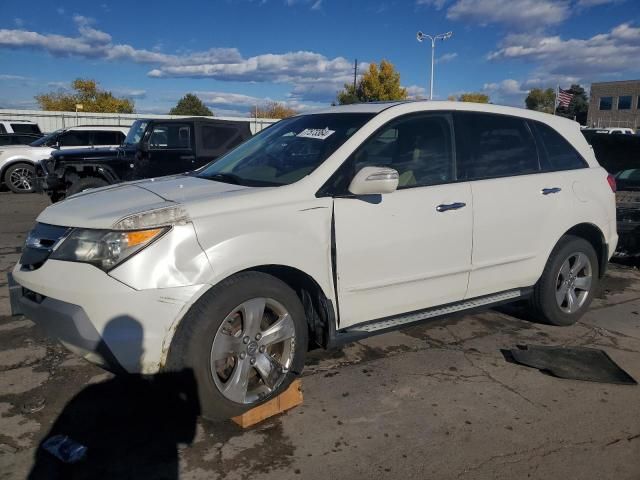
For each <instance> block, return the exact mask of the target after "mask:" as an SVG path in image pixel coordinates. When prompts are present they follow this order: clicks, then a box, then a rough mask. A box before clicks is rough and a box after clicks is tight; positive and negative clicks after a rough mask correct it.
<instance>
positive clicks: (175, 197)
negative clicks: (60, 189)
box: [37, 175, 259, 228]
mask: <svg viewBox="0 0 640 480" xmlns="http://www.w3.org/2000/svg"><path fill="white" fill-rule="evenodd" d="M252 190H259V189H254V188H251V187H244V186H239V185H232V184H228V183H220V182H214V181H211V180H205V179H202V178H198V177H194V176H190V175H176V176H172V177H162V178H157V179H147V180H142V181H137V182H130V183H121V184H118V185H110V186H107V187H103V188H97V189H95V190H89V191H86V192H82V193H79V194H77V195H73V196H71V197H69V198H67V199H66V200H64V201H62V202H59V203H55V204H53V205H51V206H49V207H47V208H46V209H45V210H44V211H43V212H42V213H41V214H40V215H39V216H38V218H37V221H38V222H40V223H48V224H50V225H60V226H65V227H82V228H111V227H112V226H113V225H114V224H115V223H116V222H118V221H119V220H121V219H122V218H124V217H126V216H128V215H131V214H134V213H138V212H144V211H147V210H154V209H157V208H162V207H168V206H172V205H176V204H179V205H182V206H183V207H184V208H185V210H186V211H187V212H188V213H190V207H191V205H193V204H201V203H202V202H203V201H207V202H210V201H213V200H215V199H217V198H222V197H227V196H230V195H234V194H236V193H240V192H247V191H252Z"/></svg>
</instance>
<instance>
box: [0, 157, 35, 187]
mask: <svg viewBox="0 0 640 480" xmlns="http://www.w3.org/2000/svg"><path fill="white" fill-rule="evenodd" d="M35 177H36V170H35V168H34V166H33V165H31V164H30V163H16V164H14V165H11V166H10V167H9V168H7V171H6V172H5V173H4V184H5V185H6V186H7V187H9V190H11V191H12V192H13V193H32V192H33V182H34V181H35Z"/></svg>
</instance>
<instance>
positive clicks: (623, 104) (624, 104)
mask: <svg viewBox="0 0 640 480" xmlns="http://www.w3.org/2000/svg"><path fill="white" fill-rule="evenodd" d="M631 98H632V97H631V95H624V96H622V97H620V98H618V110H631Z"/></svg>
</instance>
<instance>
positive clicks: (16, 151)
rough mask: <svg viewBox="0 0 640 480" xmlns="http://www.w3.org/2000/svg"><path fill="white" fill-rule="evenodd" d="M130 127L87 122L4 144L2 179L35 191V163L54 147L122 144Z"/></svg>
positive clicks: (18, 188)
mask: <svg viewBox="0 0 640 480" xmlns="http://www.w3.org/2000/svg"><path fill="white" fill-rule="evenodd" d="M128 132H129V128H128V127H120V126H83V127H70V128H64V129H61V130H56V131H55V132H53V133H50V134H49V135H45V136H44V137H42V138H39V139H37V140H36V141H34V142H33V143H31V144H30V145H28V146H26V145H12V146H3V147H0V180H1V181H2V182H3V183H4V185H6V186H7V187H8V188H9V189H10V190H11V191H13V192H15V193H31V192H33V187H34V178H35V166H36V164H37V163H38V162H39V161H40V160H44V159H46V158H49V156H50V155H51V152H53V151H54V150H66V149H71V148H78V147H83V148H88V147H96V146H100V147H106V146H111V147H115V146H117V145H120V144H121V143H122V142H123V141H124V139H125V137H126V135H127V133H128Z"/></svg>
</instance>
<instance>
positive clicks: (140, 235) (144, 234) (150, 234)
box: [124, 228, 163, 247]
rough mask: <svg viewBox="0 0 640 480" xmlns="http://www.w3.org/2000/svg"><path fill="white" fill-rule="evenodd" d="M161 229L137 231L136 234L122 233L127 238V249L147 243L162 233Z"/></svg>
mask: <svg viewBox="0 0 640 480" xmlns="http://www.w3.org/2000/svg"><path fill="white" fill-rule="evenodd" d="M162 230H163V229H162V228H154V229H151V230H138V231H137V232H124V234H125V236H126V238H127V247H136V246H138V245H140V244H143V243H147V242H149V241H150V240H152V239H153V238H154V237H156V236H158V235H159V234H160V233H161V232H162Z"/></svg>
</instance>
